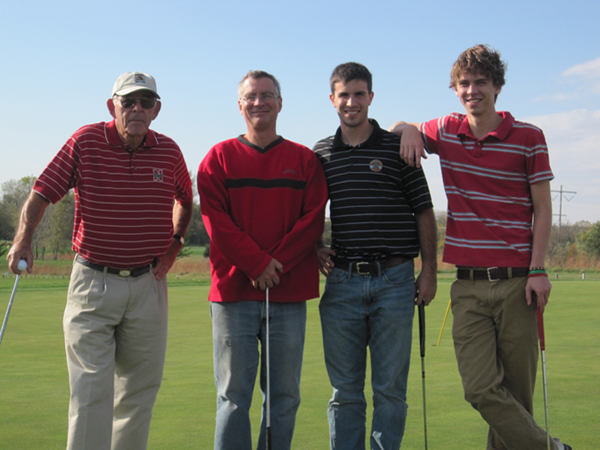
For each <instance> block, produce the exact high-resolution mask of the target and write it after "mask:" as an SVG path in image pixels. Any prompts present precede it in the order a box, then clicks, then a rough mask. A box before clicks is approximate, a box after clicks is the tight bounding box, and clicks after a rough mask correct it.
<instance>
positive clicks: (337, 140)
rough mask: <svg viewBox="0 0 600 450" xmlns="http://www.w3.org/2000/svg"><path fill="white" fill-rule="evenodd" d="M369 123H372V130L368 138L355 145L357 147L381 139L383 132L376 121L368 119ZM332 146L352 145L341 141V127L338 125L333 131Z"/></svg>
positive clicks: (374, 142)
mask: <svg viewBox="0 0 600 450" xmlns="http://www.w3.org/2000/svg"><path fill="white" fill-rule="evenodd" d="M369 123H370V124H371V125H373V131H372V132H371V135H370V136H369V138H368V139H367V140H366V141H365V142H362V143H361V144H360V145H357V147H361V146H363V145H364V146H368V145H376V144H379V143H380V142H381V141H382V140H383V134H384V133H385V132H384V131H383V130H382V129H381V127H380V126H379V124H378V123H377V121H376V120H375V119H369ZM333 146H334V147H346V148H349V147H352V146H351V145H347V144H344V142H343V141H342V127H339V128H338V129H337V131H336V132H335V137H334V138H333Z"/></svg>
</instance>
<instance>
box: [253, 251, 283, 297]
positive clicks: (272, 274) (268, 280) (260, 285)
mask: <svg viewBox="0 0 600 450" xmlns="http://www.w3.org/2000/svg"><path fill="white" fill-rule="evenodd" d="M278 272H279V273H281V272H283V266H282V265H281V263H280V262H279V261H277V260H276V259H275V258H273V259H271V262H270V263H269V265H268V266H267V267H266V268H265V270H263V272H262V273H261V274H260V275H259V277H258V278H257V279H256V280H254V281H252V286H254V287H255V288H256V289H260V290H262V291H266V290H267V288H272V287H274V286H278V285H279V276H278V275H277V273H278Z"/></svg>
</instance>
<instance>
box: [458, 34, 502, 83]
mask: <svg viewBox="0 0 600 450" xmlns="http://www.w3.org/2000/svg"><path fill="white" fill-rule="evenodd" d="M464 72H472V73H478V74H481V75H485V76H486V77H488V78H491V80H492V82H493V83H494V86H495V87H497V88H499V87H502V86H504V83H505V81H504V74H505V72H506V63H505V62H504V61H502V60H501V59H500V52H499V51H497V50H495V49H493V48H491V47H489V46H488V45H483V44H479V45H476V46H475V47H471V48H468V49H467V50H465V51H464V52H462V53H461V54H460V56H459V57H458V59H457V60H456V62H455V63H454V65H453V66H452V70H451V71H450V89H455V88H456V84H457V83H458V79H459V77H460V76H461V75H462V74H463V73H464Z"/></svg>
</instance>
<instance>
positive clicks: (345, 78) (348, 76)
mask: <svg viewBox="0 0 600 450" xmlns="http://www.w3.org/2000/svg"><path fill="white" fill-rule="evenodd" d="M352 80H362V81H366V82H367V90H368V93H369V94H370V93H371V90H372V89H373V77H372V75H371V72H369V69H367V68H366V67H365V66H363V65H362V64H359V63H355V62H348V63H344V64H340V65H339V66H337V67H336V68H335V69H333V73H332V74H331V78H330V79H329V83H330V84H331V93H332V94H334V93H335V83H339V82H340V81H342V82H344V83H348V82H349V81H352Z"/></svg>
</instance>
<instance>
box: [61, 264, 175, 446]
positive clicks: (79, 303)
mask: <svg viewBox="0 0 600 450" xmlns="http://www.w3.org/2000/svg"><path fill="white" fill-rule="evenodd" d="M63 327H64V333H65V346H66V351H67V365H68V369H69V381H70V385H71V401H70V405H69V433H68V443H67V449H68V450H90V449H92V450H110V449H112V450H138V449H139V450H144V449H145V448H146V445H147V441H148V431H149V428H150V419H151V417H152V407H153V405H154V401H155V400H156V394H157V392H158V389H159V387H160V383H161V379H162V373H163V366H164V361H165V351H166V340H167V284H166V278H163V279H162V280H160V281H157V280H156V279H155V278H154V275H153V273H152V271H150V272H149V273H148V274H145V275H142V276H139V277H136V278H131V277H127V278H124V277H120V276H119V275H111V274H105V273H103V272H100V271H97V270H94V269H90V268H88V267H86V266H83V265H81V264H79V263H75V264H74V265H73V272H72V274H71V283H70V285H69V293H68V298H67V306H66V309H65V314H64V320H63Z"/></svg>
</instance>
